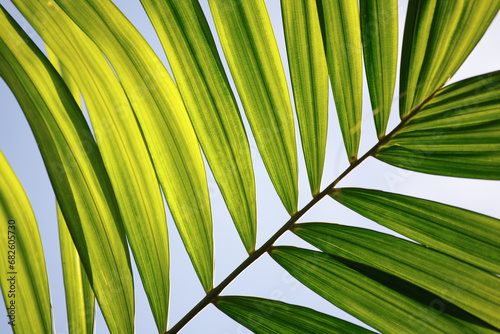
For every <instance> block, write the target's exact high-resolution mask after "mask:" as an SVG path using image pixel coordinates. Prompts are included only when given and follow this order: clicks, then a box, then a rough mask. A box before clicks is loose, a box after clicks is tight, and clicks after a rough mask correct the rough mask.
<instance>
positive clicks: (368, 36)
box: [360, 0, 398, 139]
mask: <svg viewBox="0 0 500 334" xmlns="http://www.w3.org/2000/svg"><path fill="white" fill-rule="evenodd" d="M360 11H361V37H362V40H363V55H364V61H365V69H366V78H367V81H368V88H369V92H370V99H371V104H372V109H373V117H374V120H375V128H376V129H377V136H378V138H379V139H380V138H382V137H383V136H384V135H385V131H386V129H387V122H388V120H389V114H390V112H391V106H392V98H393V94H394V87H395V84H396V69H397V58H398V2H397V1H395V0H392V1H376V0H362V1H360Z"/></svg>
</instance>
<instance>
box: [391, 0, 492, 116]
mask: <svg viewBox="0 0 500 334" xmlns="http://www.w3.org/2000/svg"><path fill="white" fill-rule="evenodd" d="M499 9H500V0H489V1H484V0H455V1H440V0H426V1H422V0H415V1H410V2H409V3H408V12H407V15H406V23H405V31H404V36H403V50H402V56H401V77H400V87H399V95H400V100H399V114H400V116H401V118H405V117H406V116H408V114H410V112H411V111H412V110H413V109H414V108H416V107H417V106H419V105H420V104H421V103H422V102H424V101H425V100H426V99H427V98H428V97H429V96H431V95H432V94H433V93H434V92H435V91H436V90H437V89H439V88H440V87H442V86H443V85H444V84H445V83H446V82H447V81H448V80H449V79H450V78H451V76H453V75H454V74H455V72H456V71H457V70H458V68H459V67H460V65H462V63H463V62H464V60H465V59H466V58H467V56H468V55H469V54H470V52H471V51H472V49H474V47H475V46H476V44H477V42H478V41H479V40H480V39H481V37H482V36H483V34H484V32H485V31H486V29H487V28H488V26H489V25H490V23H491V21H492V20H493V18H494V17H495V15H496V13H497V12H498V10H499Z"/></svg>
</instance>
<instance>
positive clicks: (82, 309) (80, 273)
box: [57, 205, 95, 334]
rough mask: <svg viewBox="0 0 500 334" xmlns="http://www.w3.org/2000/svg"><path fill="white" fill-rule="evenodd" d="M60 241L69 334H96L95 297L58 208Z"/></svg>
mask: <svg viewBox="0 0 500 334" xmlns="http://www.w3.org/2000/svg"><path fill="white" fill-rule="evenodd" d="M57 221H58V224H59V241H60V242H61V260H62V269H63V276H64V291H65V293H66V309H67V311H68V330H69V334H92V333H94V320H95V297H94V291H92V287H91V286H90V282H89V279H88V277H87V274H86V273H85V269H84V268H83V265H82V262H81V261H80V256H79V255H78V252H77V250H76V248H75V244H74V243H73V239H71V234H70V233H69V230H68V226H67V225H66V221H64V217H63V215H62V212H61V210H60V208H59V205H58V206H57Z"/></svg>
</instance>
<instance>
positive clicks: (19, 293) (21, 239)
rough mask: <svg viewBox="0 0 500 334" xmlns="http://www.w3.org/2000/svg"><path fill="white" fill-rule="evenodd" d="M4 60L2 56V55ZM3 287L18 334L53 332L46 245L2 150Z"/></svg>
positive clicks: (0, 262)
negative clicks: (45, 256)
mask: <svg viewBox="0 0 500 334" xmlns="http://www.w3.org/2000/svg"><path fill="white" fill-rule="evenodd" d="M0 58H1V55H0ZM0 218H1V219H2V224H1V225H0V240H1V245H0V249H1V251H2V253H3V254H4V255H3V256H2V257H1V258H0V274H1V275H2V279H1V280H0V286H1V288H2V293H3V299H4V302H5V307H6V310H7V317H8V320H7V322H8V323H9V324H10V325H11V328H12V330H13V332H14V333H30V332H44V333H51V332H53V328H54V324H53V319H52V306H51V301H50V291H49V282H48V279H47V271H46V266H45V258H44V255H43V248H42V242H41V239H40V233H39V232H38V225H37V223H36V219H35V215H34V214H33V210H32V208H31V205H30V203H29V200H28V197H27V196H26V193H25V192H24V189H23V187H22V185H21V183H20V182H19V180H18V179H17V177H16V175H15V174H14V171H13V170H12V168H11V167H10V165H9V163H8V162H7V159H5V157H4V155H3V153H2V151H0Z"/></svg>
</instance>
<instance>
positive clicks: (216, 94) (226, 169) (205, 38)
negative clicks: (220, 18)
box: [142, 0, 257, 253]
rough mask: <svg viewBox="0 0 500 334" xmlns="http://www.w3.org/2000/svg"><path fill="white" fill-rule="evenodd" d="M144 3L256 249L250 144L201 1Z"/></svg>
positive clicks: (250, 247)
mask: <svg viewBox="0 0 500 334" xmlns="http://www.w3.org/2000/svg"><path fill="white" fill-rule="evenodd" d="M142 3H143V5H144V8H145V9H146V12H147V13H148V15H149V17H150V19H151V22H152V23H153V25H154V27H155V29H156V31H157V33H158V36H159V37H160V40H161V41H162V44H163V48H164V50H165V53H166V54H167V57H168V60H169V64H170V66H171V67H172V70H173V72H174V76H175V79H176V81H177V85H178V87H179V91H180V93H181V95H182V98H183V100H184V103H185V104H186V108H187V111H188V113H189V117H190V118H191V122H192V123H193V126H194V128H195V130H196V134H197V136H198V140H199V141H200V144H201V146H202V148H203V152H204V153H205V156H206V158H207V160H208V164H209V165H210V168H211V169H212V172H213V174H214V177H215V180H216V181H217V183H218V184H219V187H220V189H221V192H222V195H223V196H224V199H225V201H226V204H227V207H228V209H229V212H230V213H231V217H232V218H233V221H234V223H235V225H236V228H237V229H238V232H239V234H240V237H241V239H242V240H243V243H244V245H245V248H246V250H247V252H248V253H251V252H253V251H254V250H255V238H256V235H257V230H256V229H257V217H256V215H257V208H256V203H255V201H256V200H255V181H254V174H253V167H252V160H251V156H250V147H249V145H248V140H247V137H246V133H245V130H244V128H243V122H242V121H241V116H240V113H239V111H238V106H237V105H236V100H235V98H234V96H233V93H232V91H231V88H230V86H229V81H228V79H227V77H226V73H225V72H224V68H223V67H222V63H221V61H220V58H219V54H218V53H217V49H216V47H215V42H214V40H213V37H212V35H211V33H210V29H209V27H208V24H207V21H206V19H205V17H204V15H203V12H202V11H201V8H200V5H199V4H198V2H197V1H193V0H189V1H185V0H179V1H157V0H142ZM187 27H189V28H187Z"/></svg>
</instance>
